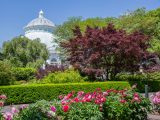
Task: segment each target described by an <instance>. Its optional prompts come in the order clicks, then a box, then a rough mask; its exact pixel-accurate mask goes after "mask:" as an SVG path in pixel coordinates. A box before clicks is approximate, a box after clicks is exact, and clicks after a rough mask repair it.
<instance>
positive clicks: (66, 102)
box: [59, 88, 141, 112]
mask: <svg viewBox="0 0 160 120" xmlns="http://www.w3.org/2000/svg"><path fill="white" fill-rule="evenodd" d="M126 92H127V90H113V89H109V90H106V91H105V92H102V90H101V89H100V88H97V89H96V91H94V92H92V93H85V92H84V91H79V92H78V93H77V94H75V93H74V92H71V93H69V94H67V95H65V96H62V95H60V96H59V99H60V100H61V104H62V110H63V111H64V112H67V111H68V110H69V109H70V105H71V104H72V103H78V102H81V103H85V102H92V103H95V104H97V105H99V109H100V110H102V106H103V103H105V102H106V100H107V96H109V95H110V94H112V93H113V94H119V96H120V100H119V102H120V103H122V104H124V103H126V102H131V103H133V102H138V103H139V102H141V98H140V96H139V95H138V93H134V95H133V96H132V98H131V99H130V100H129V99H127V98H126V97H127V93H126Z"/></svg>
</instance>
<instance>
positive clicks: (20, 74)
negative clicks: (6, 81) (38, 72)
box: [12, 68, 35, 81]
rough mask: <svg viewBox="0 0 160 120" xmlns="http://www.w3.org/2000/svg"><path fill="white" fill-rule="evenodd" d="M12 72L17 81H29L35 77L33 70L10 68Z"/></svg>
mask: <svg viewBox="0 0 160 120" xmlns="http://www.w3.org/2000/svg"><path fill="white" fill-rule="evenodd" d="M12 71H13V74H14V76H15V79H16V80H17V81H20V80H25V81H29V80H31V79H33V78H34V76H35V69H33V68H12Z"/></svg>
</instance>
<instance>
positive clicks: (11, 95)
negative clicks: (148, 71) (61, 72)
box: [0, 81, 130, 104]
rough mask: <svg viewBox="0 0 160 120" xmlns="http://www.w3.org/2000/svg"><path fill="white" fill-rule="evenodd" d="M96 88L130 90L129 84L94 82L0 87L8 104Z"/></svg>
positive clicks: (0, 92)
mask: <svg viewBox="0 0 160 120" xmlns="http://www.w3.org/2000/svg"><path fill="white" fill-rule="evenodd" d="M96 88H101V89H102V90H106V89H111V88H112V89H124V88H130V85H129V83H128V82H118V81H116V82H94V83H70V84H43V85H37V84H36V85H12V86H3V87H0V94H5V95H6V96H7V97H8V99H7V101H6V103H7V104H20V103H34V102H36V101H37V100H42V99H45V100H52V99H55V98H57V97H58V96H59V95H61V94H67V93H69V92H71V91H85V92H92V91H94V90H95V89H96Z"/></svg>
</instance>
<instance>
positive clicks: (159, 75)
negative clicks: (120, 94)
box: [115, 72, 160, 81]
mask: <svg viewBox="0 0 160 120" xmlns="http://www.w3.org/2000/svg"><path fill="white" fill-rule="evenodd" d="M115 80H118V81H160V72H152V73H145V74H127V73H119V74H117V75H116V77H115Z"/></svg>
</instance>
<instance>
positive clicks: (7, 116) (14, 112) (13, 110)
mask: <svg viewBox="0 0 160 120" xmlns="http://www.w3.org/2000/svg"><path fill="white" fill-rule="evenodd" d="M27 107H28V105H21V106H20V107H19V109H17V108H15V107H12V108H11V111H10V112H9V111H7V112H4V113H3V118H4V119H5V120H13V117H14V116H16V115H18V113H19V112H20V111H21V110H23V109H25V108H27Z"/></svg>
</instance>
